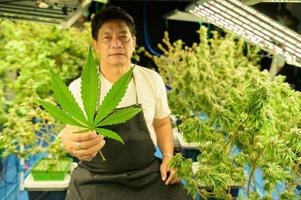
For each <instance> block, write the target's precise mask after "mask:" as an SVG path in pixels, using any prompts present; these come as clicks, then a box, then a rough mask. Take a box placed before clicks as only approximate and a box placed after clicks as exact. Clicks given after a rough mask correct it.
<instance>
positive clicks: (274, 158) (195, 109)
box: [153, 27, 301, 199]
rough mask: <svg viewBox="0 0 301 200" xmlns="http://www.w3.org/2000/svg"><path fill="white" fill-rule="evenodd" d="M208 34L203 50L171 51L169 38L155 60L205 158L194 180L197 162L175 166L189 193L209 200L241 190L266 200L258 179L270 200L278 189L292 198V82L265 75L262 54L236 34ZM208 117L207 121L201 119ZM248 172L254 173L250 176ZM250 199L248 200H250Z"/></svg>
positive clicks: (184, 128) (297, 103) (296, 131)
mask: <svg viewBox="0 0 301 200" xmlns="http://www.w3.org/2000/svg"><path fill="white" fill-rule="evenodd" d="M207 35H208V34H207V28H205V27H201V28H200V43H195V44H193V45H192V47H187V46H184V43H183V42H182V41H181V40H178V41H176V42H175V43H173V44H171V43H170V41H169V39H168V35H166V37H165V38H164V40H163V43H164V45H165V46H164V45H160V46H159V47H160V48H161V49H162V51H163V52H164V55H163V56H160V57H153V59H154V61H155V63H156V65H157V66H158V69H159V71H160V74H161V75H162V77H163V79H164V80H165V83H166V84H168V85H169V86H170V87H171V90H170V91H169V92H168V95H169V103H170V106H171V110H172V112H173V113H174V114H175V115H176V116H177V117H178V118H179V119H180V120H181V121H182V123H181V124H180V125H179V129H180V132H182V133H183V135H184V137H185V139H186V140H187V141H188V142H194V143H198V144H199V146H198V149H199V151H200V152H201V153H200V154H199V155H198V156H197V158H196V161H197V163H198V168H197V169H196V170H195V172H194V173H193V172H192V166H193V162H192V160H189V159H185V158H183V157H182V156H181V155H177V156H175V158H174V159H173V160H172V163H171V165H172V166H173V167H174V168H176V169H177V176H178V177H179V178H183V179H185V180H186V183H187V184H186V185H185V186H186V188H187V190H188V191H189V192H191V193H192V194H194V195H195V194H196V193H199V194H200V195H201V196H202V197H203V198H204V199H206V198H209V197H215V198H219V199H231V198H232V195H231V193H230V189H231V187H232V186H239V187H241V188H243V189H244V191H245V193H246V194H245V195H246V196H247V197H248V198H249V199H256V198H262V196H259V194H258V192H257V191H256V189H257V183H256V181H255V172H256V171H260V172H262V174H263V177H264V189H265V192H266V196H265V197H266V198H269V197H270V196H271V195H272V191H273V190H274V188H275V187H276V185H277V183H280V182H282V183H284V184H285V191H284V192H283V193H280V194H279V196H281V195H282V196H285V197H292V196H293V195H294V191H295V189H296V186H297V185H298V184H299V185H300V184H301V183H300V170H299V166H300V162H301V158H300V156H299V155H300V152H301V135H300V130H301V129H300V125H301V124H300V122H301V117H300V112H301V95H300V93H299V92H296V91H294V90H292V89H291V88H290V86H289V85H288V84H287V83H285V82H284V80H285V79H284V77H282V76H277V77H275V78H274V79H272V80H271V79H270V76H269V73H268V72H266V71H259V70H258V69H259V64H258V61H259V60H260V56H259V49H258V48H257V47H255V46H251V45H249V44H247V43H245V42H244V41H243V40H242V39H240V38H237V37H235V36H234V35H232V34H226V35H225V36H221V35H220V34H219V33H218V32H217V31H213V32H211V35H212V37H211V38H208V37H207ZM200 114H205V115H206V116H207V119H205V120H204V119H201V118H200ZM245 169H249V170H248V171H249V173H246V170H245ZM247 197H245V198H247Z"/></svg>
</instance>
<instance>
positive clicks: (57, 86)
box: [49, 67, 88, 124]
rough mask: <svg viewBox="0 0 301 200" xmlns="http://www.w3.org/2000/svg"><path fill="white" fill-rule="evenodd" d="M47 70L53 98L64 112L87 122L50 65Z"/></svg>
mask: <svg viewBox="0 0 301 200" xmlns="http://www.w3.org/2000/svg"><path fill="white" fill-rule="evenodd" d="M49 71H50V76H51V87H52V91H53V93H54V98H55V100H56V101H57V102H58V103H59V104H60V105H61V106H62V108H63V110H64V111H65V112H67V113H68V114H69V115H71V116H72V117H73V118H75V119H77V120H78V121H80V122H82V123H84V124H87V123H88V122H87V119H86V117H85V116H84V113H83V112H82V110H81V109H80V107H79V105H78V104H77V102H76V101H75V99H74V97H73V96H72V94H71V92H70V90H69V89H68V87H67V86H66V85H65V83H64V82H63V81H62V80H61V79H60V77H59V76H58V75H57V74H55V73H54V71H53V70H52V69H51V68H50V67H49Z"/></svg>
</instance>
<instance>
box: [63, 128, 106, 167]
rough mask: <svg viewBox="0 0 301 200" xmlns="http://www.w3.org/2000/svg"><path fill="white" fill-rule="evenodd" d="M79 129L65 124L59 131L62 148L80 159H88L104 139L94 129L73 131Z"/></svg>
mask: <svg viewBox="0 0 301 200" xmlns="http://www.w3.org/2000/svg"><path fill="white" fill-rule="evenodd" d="M80 130H81V128H80V127H77V126H71V125H67V126H65V128H64V129H63V130H62V132H61V138H62V142H63V145H64V149H65V151H67V152H68V153H70V154H72V155H73V156H75V157H77V158H78V159H80V160H85V161H90V160H92V159H93V158H94V157H95V156H96V154H97V153H98V151H100V150H101V149H102V148H103V147H104V145H105V140H104V138H103V136H102V135H97V134H96V132H95V131H90V132H85V133H74V132H77V131H80Z"/></svg>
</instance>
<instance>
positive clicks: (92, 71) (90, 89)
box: [81, 48, 99, 126]
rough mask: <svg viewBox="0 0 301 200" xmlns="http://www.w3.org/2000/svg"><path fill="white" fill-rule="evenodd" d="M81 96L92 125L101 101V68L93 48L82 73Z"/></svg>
mask: <svg viewBox="0 0 301 200" xmlns="http://www.w3.org/2000/svg"><path fill="white" fill-rule="evenodd" d="M81 96H82V100H83V105H84V108H85V111H86V115H87V117H88V121H89V124H90V125H91V126H92V125H93V120H94V114H95V112H96V106H97V104H98V101H99V70H98V65H97V64H96V63H95V60H94V58H93V55H92V52H91V48H90V50H89V55H88V59H87V62H86V64H85V66H84V68H83V71H82V75H81Z"/></svg>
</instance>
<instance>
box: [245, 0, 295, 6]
mask: <svg viewBox="0 0 301 200" xmlns="http://www.w3.org/2000/svg"><path fill="white" fill-rule="evenodd" d="M242 2H243V3H245V4H247V5H254V4H257V3H301V0H242Z"/></svg>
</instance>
